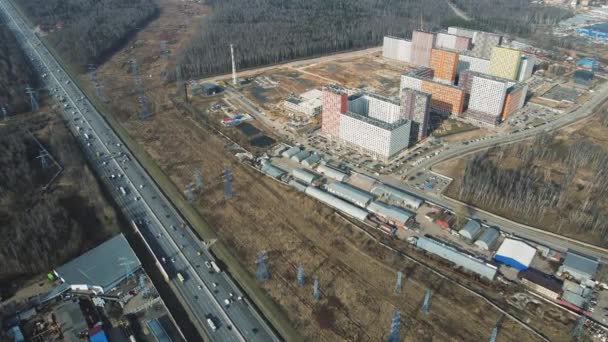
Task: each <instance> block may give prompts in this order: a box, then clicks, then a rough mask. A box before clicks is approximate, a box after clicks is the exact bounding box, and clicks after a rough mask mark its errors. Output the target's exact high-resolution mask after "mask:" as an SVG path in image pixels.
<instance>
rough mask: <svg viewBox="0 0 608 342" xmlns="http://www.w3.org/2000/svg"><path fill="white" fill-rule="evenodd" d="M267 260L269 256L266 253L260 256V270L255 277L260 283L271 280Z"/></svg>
mask: <svg viewBox="0 0 608 342" xmlns="http://www.w3.org/2000/svg"><path fill="white" fill-rule="evenodd" d="M266 258H268V256H267V255H266V252H265V251H263V252H262V253H260V254H258V260H257V264H258V270H257V272H256V274H255V275H256V277H257V278H258V280H259V281H266V280H268V278H269V274H268V269H267V268H266Z"/></svg>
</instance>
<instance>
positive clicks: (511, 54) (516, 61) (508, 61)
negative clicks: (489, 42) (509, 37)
mask: <svg viewBox="0 0 608 342" xmlns="http://www.w3.org/2000/svg"><path fill="white" fill-rule="evenodd" d="M520 63H521V52H520V51H519V50H515V49H510V48H505V47H499V46H496V47H494V48H492V56H491V57H490V74H491V75H493V76H497V77H502V78H506V79H509V80H517V78H518V75H519V65H520Z"/></svg>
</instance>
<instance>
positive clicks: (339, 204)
mask: <svg viewBox="0 0 608 342" xmlns="http://www.w3.org/2000/svg"><path fill="white" fill-rule="evenodd" d="M305 193H306V194H307V195H309V196H311V197H314V198H316V199H317V200H319V201H321V202H323V203H325V204H327V205H329V206H330V207H333V208H335V209H338V210H340V211H343V212H344V213H346V214H348V215H350V216H352V217H354V218H356V219H358V220H361V221H365V219H366V218H367V215H368V212H367V211H366V210H363V209H360V208H358V207H356V206H354V205H352V204H350V203H348V202H346V201H344V200H341V199H339V198H338V197H335V196H333V195H331V194H329V193H327V192H325V191H323V190H319V189H317V188H315V187H313V186H309V187H308V188H306V191H305Z"/></svg>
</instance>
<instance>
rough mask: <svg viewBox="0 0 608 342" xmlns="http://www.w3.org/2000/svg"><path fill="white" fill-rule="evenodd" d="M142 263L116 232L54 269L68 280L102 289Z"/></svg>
mask: <svg viewBox="0 0 608 342" xmlns="http://www.w3.org/2000/svg"><path fill="white" fill-rule="evenodd" d="M140 267H141V262H140V261H139V259H138V258H137V256H136V255H135V252H133V249H131V246H129V243H128V242H127V239H126V238H125V237H124V235H122V234H120V235H117V236H115V237H113V238H111V239H110V240H108V241H106V242H104V243H102V244H101V245H99V246H97V247H95V248H93V249H91V250H90V251H88V252H86V253H84V254H82V255H81V256H79V257H77V258H75V259H72V260H71V261H69V262H67V263H65V264H63V265H62V266H59V267H58V268H57V269H56V270H55V271H56V272H57V274H58V275H59V277H61V278H62V279H63V280H64V281H65V282H66V283H67V284H70V285H89V286H99V287H101V288H102V289H103V290H104V292H107V291H108V290H111V289H112V288H113V287H114V286H116V285H117V284H118V283H119V282H120V281H122V280H123V279H125V278H126V276H127V273H132V272H135V271H136V270H138V269H139V268H140Z"/></svg>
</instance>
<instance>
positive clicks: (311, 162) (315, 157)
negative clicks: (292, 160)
mask: <svg viewBox="0 0 608 342" xmlns="http://www.w3.org/2000/svg"><path fill="white" fill-rule="evenodd" d="M320 161H321V156H320V155H319V154H317V153H315V154H311V155H310V156H309V157H308V158H306V159H304V160H302V162H301V163H300V164H302V165H304V166H306V167H310V168H312V167H314V166H315V165H317V164H318V163H319V162H320Z"/></svg>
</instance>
